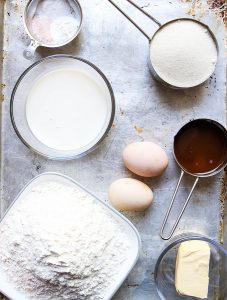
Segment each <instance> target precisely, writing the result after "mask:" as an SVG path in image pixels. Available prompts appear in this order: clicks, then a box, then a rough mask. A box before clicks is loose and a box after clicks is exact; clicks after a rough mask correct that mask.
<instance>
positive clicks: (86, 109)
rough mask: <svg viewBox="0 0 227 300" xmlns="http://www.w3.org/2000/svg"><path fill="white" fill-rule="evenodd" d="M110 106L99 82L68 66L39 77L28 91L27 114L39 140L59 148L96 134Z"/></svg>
mask: <svg viewBox="0 0 227 300" xmlns="http://www.w3.org/2000/svg"><path fill="white" fill-rule="evenodd" d="M107 108H108V103H107V99H106V95H105V93H104V92H103V90H102V89H101V87H100V86H99V85H98V83H96V82H95V81H94V80H93V79H92V77H90V76H89V75H87V74H85V73H82V72H80V71H77V70H74V69H70V68H67V67H66V68H61V69H57V70H54V71H51V72H49V73H47V74H45V75H43V76H42V77H41V78H40V79H38V80H37V82H36V83H35V84H34V85H33V87H32V88H31V91H30V93H29V95H28V99H27V105H26V116H27V121H28V125H29V127H30V129H31V131H32V133H33V134H34V135H35V136H36V138H37V139H38V140H39V141H40V142H42V143H43V144H45V145H46V146H48V147H50V148H54V149H56V150H74V149H80V148H82V147H84V146H86V145H88V144H89V143H91V142H92V141H94V140H95V139H96V138H97V136H98V135H99V134H100V132H101V130H102V129H103V126H104V124H105V121H106V118H107Z"/></svg>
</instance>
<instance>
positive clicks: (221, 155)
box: [160, 119, 227, 240]
mask: <svg viewBox="0 0 227 300" xmlns="http://www.w3.org/2000/svg"><path fill="white" fill-rule="evenodd" d="M199 126H204V127H206V126H207V127H208V126H212V127H213V128H214V129H215V130H217V135H218V136H219V134H220V138H221V139H222V142H221V144H222V148H221V151H220V150H217V152H218V153H216V154H215V156H216V157H217V161H218V163H217V164H215V165H213V167H212V163H213V162H212V161H209V162H210V168H209V169H208V168H207V167H204V162H202V163H201V166H202V167H200V170H199V169H198V171H195V170H194V171H191V170H190V169H189V167H188V166H189V164H188V163H191V162H193V164H195V165H198V160H197V159H195V157H194V155H191V153H192V151H194V152H195V151H197V150H193V149H192V146H191V145H192V143H188V142H187V145H186V146H184V147H182V148H181V149H182V151H181V154H179V152H178V151H177V148H178V147H180V143H182V141H183V139H182V138H181V137H182V134H184V139H189V136H188V135H187V133H186V132H188V129H190V128H191V129H192V128H193V139H194V138H195V136H196V135H197V129H198V128H199ZM204 136H205V135H204ZM201 144H203V141H202V140H201ZM203 145H204V146H203V147H202V148H201V150H200V157H206V161H208V159H207V155H206V153H207V152H208V151H209V152H210V153H211V151H212V153H214V151H216V150H215V149H220V148H219V143H218V142H216V143H215V142H214V140H213V139H212V140H207V142H206V143H204V144H203ZM207 145H211V147H212V150H208V147H207ZM185 149H186V150H187V152H186V151H185ZM201 151H202V152H201ZM173 154H174V158H175V160H176V162H177V164H178V166H179V167H180V168H181V174H180V178H179V180H178V182H177V185H176V188H175V190H174V193H173V196H172V200H171V202H170V205H169V208H168V210H167V212H166V215H165V217H164V221H163V224H162V227H161V232H160V236H161V238H162V239H164V240H168V239H170V238H171V237H172V235H173V233H174V231H175V229H176V227H177V225H178V223H179V221H180V219H181V217H182V215H183V213H184V211H185V209H186V207H187V205H188V202H189V200H190V198H191V195H192V193H193V191H194V189H195V187H196V185H197V183H198V181H199V179H200V178H205V177H210V176H213V175H215V174H217V173H219V172H221V171H222V170H223V169H224V168H225V166H226V165H227V130H226V128H225V127H224V126H222V125H221V124H220V123H218V122H216V121H214V120H210V119H196V120H193V121H190V122H189V123H187V124H185V125H184V126H183V127H182V128H181V129H180V130H179V131H178V133H177V134H176V135H175V137H174V144H173ZM182 156H184V158H185V159H184V160H182ZM202 168H203V170H204V171H203V170H202ZM185 173H186V174H189V175H191V176H193V177H194V178H195V180H194V183H193V186H192V189H191V191H190V192H189V195H188V197H187V199H186V201H185V203H184V204H183V206H182V210H181V212H180V214H179V215H178V217H177V219H176V221H175V223H174V225H173V227H172V229H171V230H170V233H169V234H168V235H165V234H164V231H165V226H166V223H167V221H168V218H169V215H170V212H171V210H172V207H173V204H174V201H175V198H176V195H177V192H178V189H179V187H180V184H181V181H182V178H183V176H184V175H185Z"/></svg>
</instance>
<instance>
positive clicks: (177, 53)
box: [150, 20, 217, 87]
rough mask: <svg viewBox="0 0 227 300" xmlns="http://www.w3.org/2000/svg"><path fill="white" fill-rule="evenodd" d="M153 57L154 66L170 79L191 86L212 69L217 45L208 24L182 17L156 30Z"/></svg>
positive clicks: (215, 60) (205, 77) (201, 80)
mask: <svg viewBox="0 0 227 300" xmlns="http://www.w3.org/2000/svg"><path fill="white" fill-rule="evenodd" d="M150 57H151V62H152V65H153V67H154V70H155V71H156V72H157V74H158V75H159V76H160V77H161V78H162V79H164V80H165V81H166V82H167V83H169V84H172V85H174V86H177V87H192V86H196V85H198V84H200V83H202V82H204V81H205V80H206V79H208V77H209V76H210V75H211V74H212V73H213V71H214V68H215V65H216V62H217V48H216V45H215V42H214V41H213V38H212V36H211V34H210V32H209V31H208V30H207V28H206V27H205V26H203V25H200V24H199V23H197V22H194V21H191V20H179V21H175V22H171V23H169V24H167V25H166V26H164V27H163V29H161V30H160V31H158V32H157V34H156V35H155V36H154V38H153V40H152V41H151V46H150Z"/></svg>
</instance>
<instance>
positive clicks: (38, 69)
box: [10, 54, 115, 160]
mask: <svg viewBox="0 0 227 300" xmlns="http://www.w3.org/2000/svg"><path fill="white" fill-rule="evenodd" d="M61 68H70V69H73V70H75V71H77V72H80V73H81V74H85V75H86V76H88V77H89V78H90V79H91V82H92V83H95V84H96V85H98V87H99V89H100V91H101V92H102V95H103V99H105V103H106V107H107V108H106V114H105V116H103V119H104V123H103V125H102V128H101V130H99V132H97V134H96V136H94V137H93V139H90V140H89V142H87V144H84V145H83V146H81V147H77V148H72V149H66V150H65V149H64V148H62V149H60V150H59V149H56V148H51V147H50V146H48V145H47V144H44V143H43V142H42V141H41V140H40V139H38V138H37V136H36V135H35V134H34V133H33V131H32V130H31V128H30V126H29V124H28V120H27V116H26V107H27V101H28V97H29V93H30V91H31V89H32V87H33V86H34V85H35V83H36V82H37V80H39V78H41V77H42V76H45V75H46V74H49V73H51V72H53V71H55V70H58V69H61ZM63 92H64V90H63V91H61V93H63ZM92 100H93V99H92V98H91V99H90V101H91V105H88V109H89V111H91V108H92V107H93V106H94V105H93V106H92ZM65 102H66V99H64V97H63V99H62V105H67V104H65ZM41 109H42V107H41ZM39 110H40V109H39ZM44 110H45V108H43V111H44ZM114 113H115V98H114V93H113V90H112V87H111V85H110V83H109V81H108V80H107V78H106V77H105V75H104V74H103V73H102V72H101V70H99V69H98V68H97V67H96V66H95V65H93V64H92V63H90V62H88V61H86V60H84V59H82V58H78V57H74V56H70V55H65V54H59V55H52V56H48V57H45V58H43V59H41V60H39V61H38V62H36V63H34V64H33V65H31V66H30V67H29V68H28V69H27V70H25V71H24V73H23V74H22V75H21V76H20V78H19V79H18V81H17V83H16V85H15V87H14V89H13V92H12V96H11V102H10V115H11V120H12V124H13V127H14V129H15V131H16V133H17V135H18V137H19V138H20V140H21V141H22V142H23V143H24V144H25V145H26V146H27V147H28V148H29V149H31V150H33V151H35V152H36V153H38V154H40V155H42V156H44V157H47V158H50V159H57V160H68V159H74V158H78V157H80V156H83V155H85V154H87V153H88V152H90V151H92V150H94V149H95V148H96V147H97V145H98V144H99V143H100V142H101V141H102V140H103V139H104V137H105V136H106V135H107V133H108V131H109V129H110V128H111V126H112V123H113V119H114ZM37 114H38V112H37ZM77 114H78V113H77ZM94 114H95V112H94ZM38 115H39V114H38ZM39 117H40V119H43V115H42V113H41V114H40V115H39ZM86 117H87V116H86V115H85V116H84V119H83V118H82V119H83V120H84V123H85V125H86V122H89V121H90V120H89V119H88V118H86ZM75 118H76V117H75ZM90 123H91V122H90ZM89 126H92V124H90V125H89ZM82 129H83V128H78V132H75V135H73V136H72V138H73V139H74V140H75V139H76V137H77V134H79V133H80V131H81V130H82Z"/></svg>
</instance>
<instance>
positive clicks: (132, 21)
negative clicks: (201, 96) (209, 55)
mask: <svg viewBox="0 0 227 300" xmlns="http://www.w3.org/2000/svg"><path fill="white" fill-rule="evenodd" d="M108 1H109V2H110V3H111V4H112V5H113V6H114V7H115V8H116V9H117V10H119V11H120V12H121V13H122V14H123V15H124V16H125V17H126V18H127V19H128V20H129V21H130V22H131V23H132V24H133V25H134V26H135V27H136V28H137V29H138V30H139V31H140V32H141V33H142V34H143V35H144V36H145V37H146V38H147V39H148V41H149V68H150V71H151V74H152V75H153V77H154V78H155V79H156V80H157V81H159V82H160V83H162V84H163V85H165V86H167V87H170V88H173V89H185V88H191V87H194V86H197V85H199V84H201V83H203V82H205V81H206V80H207V79H208V78H209V77H210V76H211V75H212V73H213V71H214V69H213V70H212V71H211V72H210V73H209V74H208V75H207V76H206V78H203V79H201V82H199V83H197V84H193V85H191V86H177V85H174V84H170V83H168V82H167V81H166V80H164V79H163V78H162V77H161V75H160V74H158V73H157V71H156V70H155V68H154V65H153V63H152V59H151V55H150V49H151V44H152V42H153V40H154V38H155V37H156V35H157V34H158V33H159V32H160V31H161V30H162V29H163V28H164V27H166V26H168V25H170V24H171V23H175V22H178V21H184V20H185V21H187V20H188V21H191V22H193V23H195V24H199V25H201V26H203V28H204V30H205V31H207V32H208V33H209V34H210V37H211V39H212V40H213V42H214V45H215V48H216V52H217V56H218V43H217V40H216V37H215V35H214V34H213V32H212V31H211V29H210V28H209V27H208V26H207V25H206V24H204V23H202V22H200V21H197V20H195V19H192V18H178V19H173V20H171V21H169V22H166V23H164V24H161V22H159V21H158V20H157V19H156V18H154V17H153V16H152V15H151V14H149V13H148V12H147V11H145V10H144V9H142V8H141V7H140V6H139V5H137V4H136V3H135V2H134V1H132V0H126V1H127V2H129V3H130V4H132V5H133V6H134V7H135V8H136V9H138V10H139V11H140V12H142V13H143V14H144V15H145V16H146V17H148V18H149V19H150V20H152V21H153V22H154V23H156V24H157V25H158V27H159V28H158V29H157V30H156V31H155V33H154V34H153V35H152V36H150V35H149V34H148V33H147V32H146V31H145V30H144V29H143V28H142V27H141V26H140V25H138V24H137V23H136V22H135V21H134V20H133V19H132V18H131V17H130V16H129V15H128V14H127V13H126V12H125V11H124V10H123V9H122V8H121V7H120V6H119V5H118V4H117V3H116V2H115V1H114V0H108ZM215 65H216V62H215ZM215 65H214V67H215Z"/></svg>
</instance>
